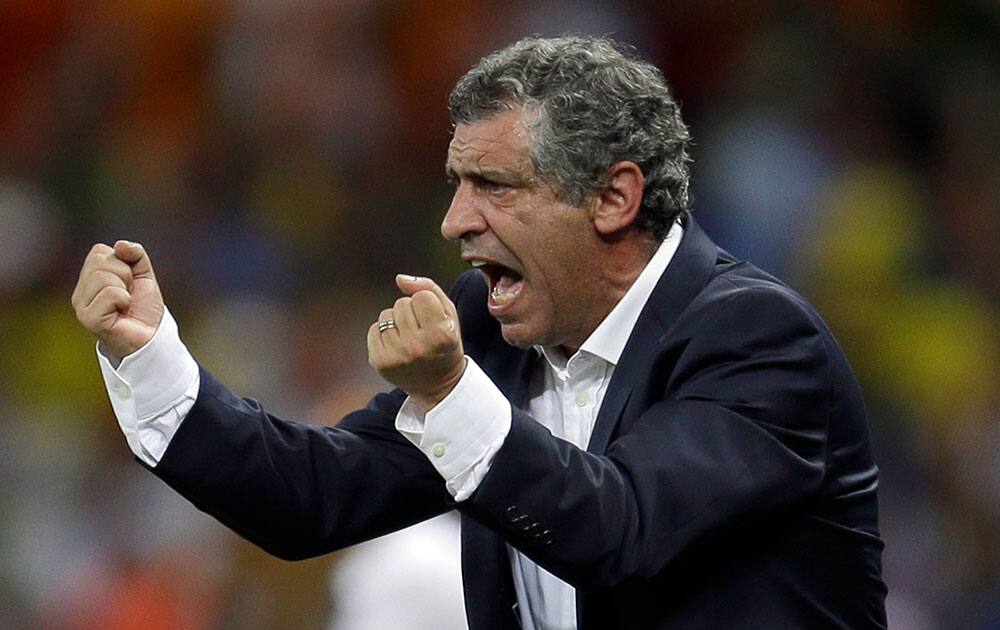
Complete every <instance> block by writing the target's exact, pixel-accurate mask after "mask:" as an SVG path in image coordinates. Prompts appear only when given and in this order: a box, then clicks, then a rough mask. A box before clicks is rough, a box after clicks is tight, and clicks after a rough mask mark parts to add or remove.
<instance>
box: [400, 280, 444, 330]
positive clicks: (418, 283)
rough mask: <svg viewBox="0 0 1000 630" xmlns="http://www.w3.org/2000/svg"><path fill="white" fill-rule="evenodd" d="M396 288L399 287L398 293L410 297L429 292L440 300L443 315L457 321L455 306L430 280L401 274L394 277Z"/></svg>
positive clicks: (442, 290)
mask: <svg viewBox="0 0 1000 630" xmlns="http://www.w3.org/2000/svg"><path fill="white" fill-rule="evenodd" d="M396 286H398V287H399V289H400V291H402V292H403V293H405V294H407V295H410V296H412V295H414V294H415V293H416V292H417V291H422V290H427V291H430V292H431V293H433V294H434V295H436V296H437V298H438V299H439V300H441V304H443V305H444V310H445V313H447V314H448V316H449V317H453V318H455V319H456V320H457V319H458V312H457V311H456V310H455V304H454V303H452V301H451V299H450V298H449V297H448V294H447V293H445V291H444V289H442V288H441V287H439V286H438V284H437V283H436V282H434V281H433V280H431V279H430V278H424V277H420V276H409V275H406V274H404V273H401V274H397V275H396Z"/></svg>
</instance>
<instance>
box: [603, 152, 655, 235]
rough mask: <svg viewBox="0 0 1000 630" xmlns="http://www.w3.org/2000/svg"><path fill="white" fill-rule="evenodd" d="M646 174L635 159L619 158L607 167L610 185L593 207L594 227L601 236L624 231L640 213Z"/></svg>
mask: <svg viewBox="0 0 1000 630" xmlns="http://www.w3.org/2000/svg"><path fill="white" fill-rule="evenodd" d="M644 185H645V178H643V176H642V169H640V168H639V165H638V164H636V163H635V162H628V161H625V162H618V163H617V164H615V165H613V166H612V167H611V168H610V169H608V186H607V187H606V188H605V189H604V190H603V191H601V194H600V195H599V196H598V198H597V206H596V207H595V208H594V214H593V219H594V228H595V229H596V230H597V232H598V233H599V234H601V235H602V236H612V235H614V234H617V233H619V232H622V231H623V230H625V229H626V228H628V227H629V226H631V225H632V224H633V223H635V220H636V218H637V217H638V216H639V210H640V208H642V189H643V186H644Z"/></svg>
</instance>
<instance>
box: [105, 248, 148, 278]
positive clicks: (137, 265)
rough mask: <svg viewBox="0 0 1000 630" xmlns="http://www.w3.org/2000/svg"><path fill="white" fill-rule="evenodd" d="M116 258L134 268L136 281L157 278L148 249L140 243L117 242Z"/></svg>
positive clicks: (133, 272)
mask: <svg viewBox="0 0 1000 630" xmlns="http://www.w3.org/2000/svg"><path fill="white" fill-rule="evenodd" d="M115 256H117V257H118V258H119V259H120V260H122V261H124V262H126V263H127V264H128V265H129V266H130V267H131V268H132V274H133V275H134V276H135V278H136V279H145V278H155V276H154V275H153V263H152V262H150V260H149V255H148V254H147V253H146V249H145V248H144V247H143V246H142V245H140V244H139V243H133V242H132V241H116V242H115Z"/></svg>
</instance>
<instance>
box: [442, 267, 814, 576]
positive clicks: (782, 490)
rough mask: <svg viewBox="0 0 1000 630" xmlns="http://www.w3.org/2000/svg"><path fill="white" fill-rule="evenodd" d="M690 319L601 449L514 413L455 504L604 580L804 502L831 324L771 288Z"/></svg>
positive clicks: (640, 570)
mask: <svg viewBox="0 0 1000 630" xmlns="http://www.w3.org/2000/svg"><path fill="white" fill-rule="evenodd" d="M688 321H689V322H690V321H697V322H699V323H697V324H691V325H690V328H691V330H692V331H693V332H692V333H691V334H689V335H684V336H681V337H679V338H677V337H675V338H674V339H673V340H672V341H669V342H668V341H664V342H663V344H664V347H663V348H662V349H660V351H659V353H658V354H657V356H658V357H659V358H660V360H656V361H653V362H652V363H651V365H650V369H651V370H652V371H659V372H661V373H660V374H650V375H649V376H650V379H651V381H652V382H657V383H662V384H663V386H662V388H661V391H659V392H658V393H657V394H656V396H655V397H654V398H653V399H652V400H651V401H650V404H648V406H646V408H645V410H644V411H642V412H641V413H640V414H638V416H637V417H636V419H635V420H634V422H631V423H630V424H629V425H628V429H627V430H623V431H622V432H621V434H620V435H618V436H617V437H616V438H615V439H613V441H612V442H611V443H610V444H609V447H608V449H607V451H606V452H605V453H603V454H594V453H590V452H587V451H584V450H582V449H579V448H576V447H575V446H573V445H572V444H569V443H568V442H565V441H563V440H560V439H557V438H555V437H553V436H552V435H551V434H550V433H549V432H548V431H547V430H546V429H545V428H543V427H542V426H541V425H539V424H538V423H536V422H534V421H532V420H531V418H529V417H528V416H527V415H526V414H524V413H523V412H521V411H519V410H516V409H515V410H514V415H513V422H512V426H511V431H510V434H509V435H508V437H507V440H506V442H505V443H504V445H503V447H502V448H501V449H500V451H499V452H498V453H497V455H496V457H495V458H494V460H493V466H492V468H491V470H490V472H489V473H488V474H487V476H486V477H485V479H484V480H483V483H482V484H481V485H480V487H479V489H478V490H477V492H476V493H475V494H473V496H472V497H471V498H470V499H469V500H468V501H466V502H464V503H463V504H461V506H460V509H462V510H463V511H465V512H466V513H467V514H469V515H470V516H472V517H473V518H475V519H477V520H479V521H480V522H482V523H484V524H485V525H487V526H488V527H490V528H491V529H494V530H495V531H498V532H500V533H501V535H503V536H504V537H505V538H506V539H507V540H508V541H509V542H510V543H512V544H513V545H515V546H516V547H518V548H519V549H521V550H522V551H523V552H524V553H526V554H527V555H528V556H529V557H531V558H532V559H534V560H535V561H536V562H538V563H539V564H540V565H541V566H543V567H545V568H546V569H548V570H549V571H551V572H552V573H553V574H555V575H557V576H559V577H560V578H562V579H563V580H566V581H568V582H570V583H571V584H574V585H575V586H577V587H601V586H613V585H616V584H618V583H620V582H622V581H624V580H627V579H630V578H633V577H648V576H651V575H654V574H657V573H659V572H660V571H662V570H663V569H664V568H665V567H667V566H668V564H669V563H670V562H671V561H672V560H673V559H675V558H677V557H678V555H679V554H680V553H681V552H683V551H684V550H685V549H686V548H688V547H689V546H690V545H692V544H694V543H695V542H699V541H702V540H704V539H705V538H706V537H709V536H711V535H712V534H715V533H718V532H719V531H720V530H722V529H723V528H726V527H735V526H738V523H739V522H740V521H741V519H743V518H745V517H750V516H755V515H757V516H759V515H762V514H763V515H767V514H770V513H776V512H778V511H780V510H783V509H786V508H788V507H790V506H794V505H795V504H797V503H801V502H804V501H807V500H808V499H809V498H810V497H811V496H812V495H814V494H815V493H816V492H817V490H818V489H819V487H820V484H821V481H822V480H823V478H824V474H825V473H826V466H825V459H826V450H827V436H828V423H829V422H830V418H829V415H830V414H829V409H830V402H831V400H830V399H831V385H830V380H831V377H830V374H829V361H828V347H827V341H828V340H827V339H826V336H827V335H828V333H826V332H825V329H824V328H822V324H821V323H820V322H819V321H818V318H817V317H816V316H815V314H814V313H813V312H812V311H811V310H810V309H809V307H808V306H806V305H805V304H804V302H802V301H801V299H800V298H797V297H796V296H794V294H792V293H791V292H790V291H787V290H785V289H783V288H777V287H774V288H738V289H734V290H732V291H728V292H726V293H725V299H720V300H717V301H716V305H715V306H712V307H711V308H708V309H703V312H701V313H695V314H693V315H692V316H691V317H688ZM678 324H680V322H678ZM616 375H617V374H616Z"/></svg>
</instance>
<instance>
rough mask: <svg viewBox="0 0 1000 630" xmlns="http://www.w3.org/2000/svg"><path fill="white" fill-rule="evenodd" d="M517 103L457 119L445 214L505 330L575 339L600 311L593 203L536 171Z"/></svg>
mask: <svg viewBox="0 0 1000 630" xmlns="http://www.w3.org/2000/svg"><path fill="white" fill-rule="evenodd" d="M521 116H522V114H521V112H520V111H511V112H503V113H501V114H497V115H495V116H493V117H492V118H489V119H486V120H483V121H478V122H473V123H469V124H460V125H458V126H457V127H456V128H455V135H454V137H453V138H452V141H451V144H450V145H449V147H448V161H447V166H446V168H447V172H448V175H449V178H451V179H452V180H453V181H454V183H455V184H456V190H455V197H454V198H453V199H452V202H451V207H450V208H449V209H448V213H447V214H446V215H445V217H444V221H443V222H442V224H441V233H442V234H444V236H445V238H448V239H451V240H460V241H461V246H462V258H463V259H464V260H466V261H468V262H470V263H471V264H473V266H476V267H478V268H479V269H480V271H482V272H483V275H484V276H485V277H486V278H487V280H488V281H489V285H490V297H489V299H488V304H487V307H488V308H489V311H490V314H491V315H493V317H495V318H496V319H497V320H499V321H500V324H501V330H502V333H503V336H504V339H506V340H507V342H508V343H511V344H513V345H516V346H519V347H522V348H523V347H529V346H531V345H533V344H539V345H565V346H569V347H579V345H580V344H581V343H582V342H583V340H584V339H586V337H587V336H588V335H589V334H590V332H591V331H593V329H594V328H595V327H596V325H597V324H598V323H599V322H600V320H601V319H602V318H603V316H604V315H605V314H606V313H604V312H601V313H596V312H595V309H598V310H599V309H601V308H602V307H601V306H600V305H601V304H603V300H600V299H594V298H595V297H597V296H598V295H599V291H600V289H601V285H600V282H599V278H598V277H597V276H598V274H597V273H595V272H596V270H595V269H594V267H595V266H596V265H597V262H596V261H595V260H594V259H593V258H592V257H590V259H589V260H588V253H589V252H590V251H591V250H592V248H593V244H594V242H595V239H596V236H595V232H594V227H593V223H592V222H591V219H590V216H591V213H590V212H589V211H588V210H587V209H586V208H578V207H575V206H571V205H569V204H566V203H563V202H562V201H559V200H558V199H557V196H556V193H555V191H554V190H553V189H552V187H551V186H549V185H547V184H543V183H542V182H540V181H538V178H537V177H536V176H535V173H534V169H533V167H532V164H531V158H530V155H529V149H530V142H531V138H530V134H529V131H528V130H527V128H526V127H525V126H524V124H523V122H522V120H521Z"/></svg>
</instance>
